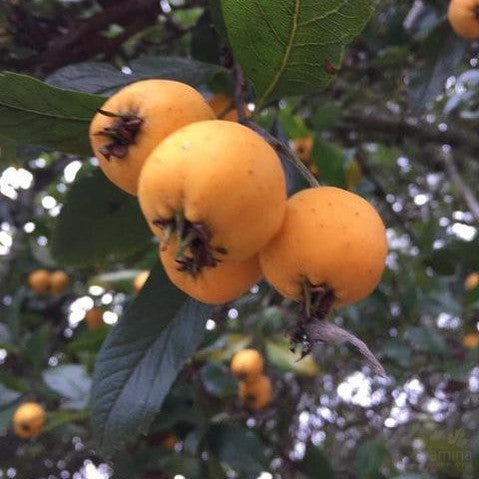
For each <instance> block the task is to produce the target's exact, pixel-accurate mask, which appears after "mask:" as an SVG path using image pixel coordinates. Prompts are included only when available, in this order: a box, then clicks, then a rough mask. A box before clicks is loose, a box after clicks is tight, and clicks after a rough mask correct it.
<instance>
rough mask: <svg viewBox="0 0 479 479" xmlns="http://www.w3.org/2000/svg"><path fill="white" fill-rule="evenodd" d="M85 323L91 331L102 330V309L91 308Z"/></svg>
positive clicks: (86, 315)
mask: <svg viewBox="0 0 479 479" xmlns="http://www.w3.org/2000/svg"><path fill="white" fill-rule="evenodd" d="M85 323H86V326H87V328H88V329H89V330H90V331H95V330H97V329H100V328H101V327H102V326H103V325H104V323H103V311H102V310H101V309H100V308H91V309H90V310H89V311H87V312H86V314H85Z"/></svg>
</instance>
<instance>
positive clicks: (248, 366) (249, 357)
mask: <svg viewBox="0 0 479 479" xmlns="http://www.w3.org/2000/svg"><path fill="white" fill-rule="evenodd" d="M230 369H231V372H232V374H233V376H235V377H236V378H238V379H239V380H241V381H245V382H252V381H256V380H257V379H258V377H259V376H261V374H262V373H263V369H264V361H263V356H262V355H261V353H260V352H259V351H257V350H256V349H249V348H248V349H242V350H241V351H238V352H237V353H236V354H235V355H234V356H233V359H232V360H231V364H230Z"/></svg>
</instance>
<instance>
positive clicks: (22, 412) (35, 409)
mask: <svg viewBox="0 0 479 479" xmlns="http://www.w3.org/2000/svg"><path fill="white" fill-rule="evenodd" d="M45 421H46V413H45V410H44V409H43V407H42V406H40V404H38V403H36V402H26V403H24V404H22V405H21V406H19V407H18V408H17V410H16V411H15V412H14V413H13V417H12V423H13V432H14V433H15V435H16V436H18V437H20V438H21V439H30V438H32V437H36V436H38V435H39V434H40V432H41V431H42V429H43V426H44V425H45Z"/></svg>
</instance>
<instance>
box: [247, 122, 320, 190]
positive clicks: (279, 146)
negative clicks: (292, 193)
mask: <svg viewBox="0 0 479 479" xmlns="http://www.w3.org/2000/svg"><path fill="white" fill-rule="evenodd" d="M243 123H244V124H245V125H246V126H248V127H249V128H251V129H252V130H254V131H256V133H258V134H259V135H261V136H262V137H263V138H264V139H265V140H266V141H267V142H268V143H269V144H270V145H271V146H272V147H273V148H274V149H275V150H276V151H277V153H278V154H280V155H283V156H284V157H285V158H286V159H287V160H288V161H290V162H291V163H293V165H295V166H296V168H297V169H298V170H299V172H300V173H301V175H302V176H303V177H304V178H305V180H306V181H307V182H308V183H309V184H310V186H312V187H317V186H320V184H319V181H318V180H317V179H316V178H315V177H314V175H313V174H312V173H311V172H310V171H309V170H308V168H307V167H306V165H305V164H304V163H303V162H302V161H301V160H300V159H299V158H298V157H297V156H296V155H295V154H294V153H293V152H292V151H291V150H290V149H289V148H288V147H287V146H286V145H285V144H284V143H282V142H281V141H279V140H278V139H277V138H275V137H274V136H273V135H271V134H270V133H269V132H268V131H266V130H265V129H264V128H261V127H260V126H258V125H257V124H256V123H254V122H253V121H251V120H249V119H247V118H246V119H245V120H244V122H243Z"/></svg>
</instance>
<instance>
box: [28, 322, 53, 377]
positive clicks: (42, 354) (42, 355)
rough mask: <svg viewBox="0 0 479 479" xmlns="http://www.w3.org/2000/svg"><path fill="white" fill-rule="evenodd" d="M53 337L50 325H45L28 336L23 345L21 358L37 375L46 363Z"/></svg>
mask: <svg viewBox="0 0 479 479" xmlns="http://www.w3.org/2000/svg"><path fill="white" fill-rule="evenodd" d="M51 335H52V328H51V326H50V324H44V325H42V326H41V327H40V328H39V329H37V330H36V331H34V332H32V333H30V334H28V335H27V336H26V337H25V338H24V341H23V343H22V347H21V356H22V359H23V360H24V361H26V362H27V363H28V364H29V366H30V367H31V368H32V369H33V371H34V372H35V373H37V374H39V373H40V370H41V369H43V367H44V365H45V363H46V354H47V351H48V343H49V341H50V338H51Z"/></svg>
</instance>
